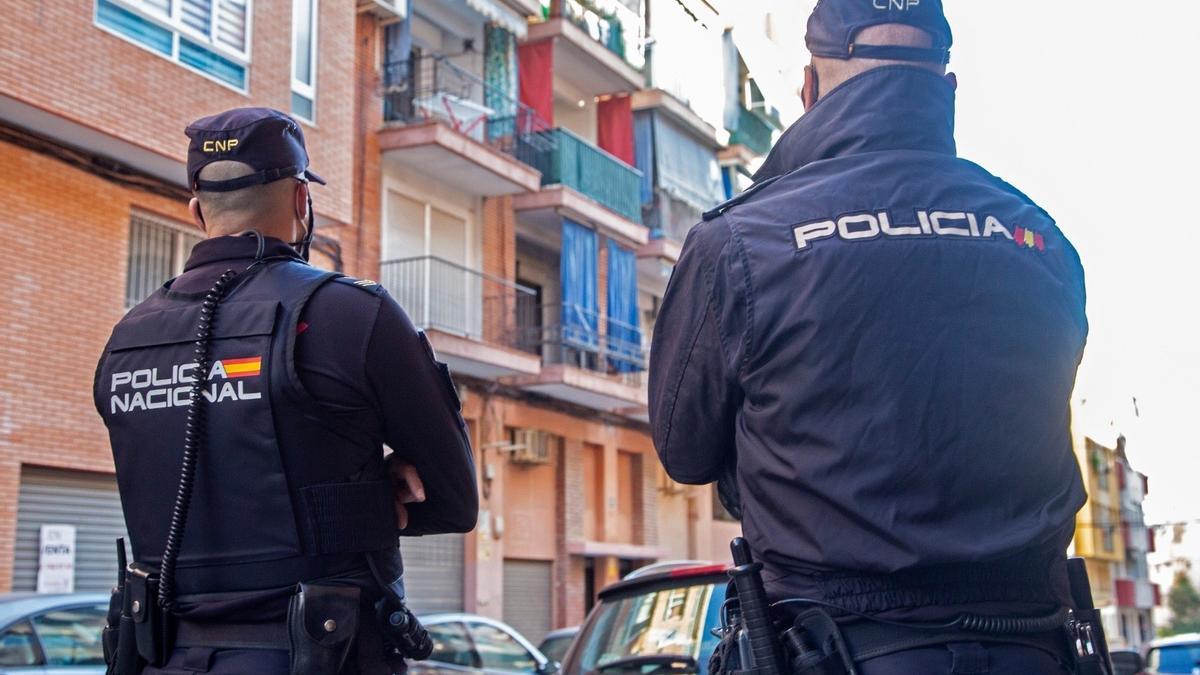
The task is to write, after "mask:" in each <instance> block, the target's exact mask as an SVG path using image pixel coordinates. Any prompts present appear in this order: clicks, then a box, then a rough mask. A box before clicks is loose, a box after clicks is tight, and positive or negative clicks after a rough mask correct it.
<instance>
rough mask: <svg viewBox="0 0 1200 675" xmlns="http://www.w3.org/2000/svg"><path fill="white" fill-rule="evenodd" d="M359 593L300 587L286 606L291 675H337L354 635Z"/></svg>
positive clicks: (349, 589)
mask: <svg viewBox="0 0 1200 675" xmlns="http://www.w3.org/2000/svg"><path fill="white" fill-rule="evenodd" d="M360 595H361V590H360V589H359V588H357V587H354V586H318V585H316V584H300V587H299V589H298V590H297V592H296V594H295V595H293V596H292V600H291V602H290V603H289V604H288V616H287V633H288V644H289V648H290V652H291V655H290V660H291V673H293V675H301V674H303V675H337V673H338V672H340V671H341V669H342V666H343V665H344V664H345V663H346V658H347V656H348V655H349V654H350V647H351V646H352V645H353V644H354V636H355V635H356V634H357V633H358V616H359V603H360V601H361V600H360V597H359V596H360Z"/></svg>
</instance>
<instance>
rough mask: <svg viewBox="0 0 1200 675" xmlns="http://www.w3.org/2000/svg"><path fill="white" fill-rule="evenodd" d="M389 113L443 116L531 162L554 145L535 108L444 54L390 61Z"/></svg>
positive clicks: (419, 118) (403, 118) (397, 118)
mask: <svg viewBox="0 0 1200 675" xmlns="http://www.w3.org/2000/svg"><path fill="white" fill-rule="evenodd" d="M383 119H384V121H385V122H406V123H413V122H427V121H430V120H438V121H441V122H443V123H445V124H447V125H449V126H450V127H451V128H453V129H454V130H455V131H458V132H459V133H462V134H464V135H466V136H469V137H471V138H473V139H475V140H476V141H479V142H480V143H484V144H486V145H489V146H491V147H493V148H495V149H497V150H499V151H501V152H504V153H506V154H509V155H511V156H513V157H515V158H517V159H518V160H520V161H522V162H524V163H526V164H529V165H530V166H533V163H534V162H535V161H536V160H537V158H538V157H539V156H541V155H544V154H545V153H547V152H552V151H553V150H554V142H555V137H554V135H553V134H550V133H547V131H549V126H548V125H547V124H546V123H545V122H544V121H543V120H542V119H541V118H540V117H538V115H537V113H536V112H534V110H533V109H532V108H530V107H529V106H527V105H524V104H522V103H521V102H519V101H517V100H515V99H513V98H511V97H509V96H508V95H507V94H506V93H505V92H502V91H500V90H498V89H497V88H496V87H491V86H488V85H487V83H485V82H484V81H483V79H482V78H480V77H479V76H478V75H476V74H474V73H472V72H470V71H468V70H465V69H464V68H462V67H461V66H458V65H456V64H454V63H451V62H450V61H449V60H447V59H446V58H445V57H444V56H439V55H414V56H413V57H412V58H410V59H408V60H406V61H397V62H394V63H389V64H387V65H386V66H384V78H383Z"/></svg>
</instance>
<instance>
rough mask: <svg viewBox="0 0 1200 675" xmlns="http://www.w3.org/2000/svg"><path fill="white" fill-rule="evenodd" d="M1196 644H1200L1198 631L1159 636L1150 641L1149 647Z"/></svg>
mask: <svg viewBox="0 0 1200 675" xmlns="http://www.w3.org/2000/svg"><path fill="white" fill-rule="evenodd" d="M1186 644H1198V645H1200V633H1181V634H1179V635H1172V636H1171V637H1165V638H1159V639H1157V640H1155V641H1154V642H1151V643H1150V648H1151V649H1153V648H1155V647H1171V646H1174V645H1186Z"/></svg>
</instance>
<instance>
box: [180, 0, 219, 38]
mask: <svg viewBox="0 0 1200 675" xmlns="http://www.w3.org/2000/svg"><path fill="white" fill-rule="evenodd" d="M213 1H214V0H183V5H182V6H181V7H180V12H179V16H180V19H181V20H182V21H183V25H185V26H187V27H188V28H191V29H192V30H194V31H196V32H197V33H199V34H201V35H204V36H209V35H211V34H212V4H213Z"/></svg>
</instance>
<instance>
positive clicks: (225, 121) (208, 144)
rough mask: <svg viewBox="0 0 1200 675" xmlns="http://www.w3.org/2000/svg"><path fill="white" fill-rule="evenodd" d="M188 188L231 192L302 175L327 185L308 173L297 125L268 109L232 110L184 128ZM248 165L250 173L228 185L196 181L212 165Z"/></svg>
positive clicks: (226, 182) (306, 154) (305, 154)
mask: <svg viewBox="0 0 1200 675" xmlns="http://www.w3.org/2000/svg"><path fill="white" fill-rule="evenodd" d="M185 133H187V136H188V138H190V139H191V143H189V144H188V161H187V171H188V187H190V188H191V189H192V190H203V191H206V192H230V191H233V190H240V189H242V188H246V187H250V186H252V185H263V184H265V183H270V182H272V181H276V180H280V179H282V178H289V177H292V176H300V175H303V176H304V177H305V178H307V179H308V180H311V181H314V182H317V183H320V184H321V185H324V184H325V179H323V178H321V177H320V176H318V175H317V174H315V173H313V172H312V171H309V170H308V151H307V150H305V149H304V132H303V131H301V130H300V125H299V124H297V123H296V120H294V119H292V118H291V117H289V116H287V115H285V114H283V113H281V112H279V111H278V110H272V109H271V108H234V109H233V110H226V111H225V112H223V113H219V114H216V115H211V116H209V117H202V118H200V119H198V120H196V121H195V122H192V123H191V124H189V125H188V128H187V131H186V132H185ZM219 161H233V162H242V163H243V164H247V165H249V166H250V168H252V169H254V173H251V174H249V175H246V176H240V177H238V178H232V179H230V180H222V181H207V180H200V179H199V177H198V176H199V175H200V170H201V169H203V168H204V167H206V166H208V165H209V164H211V163H213V162H219Z"/></svg>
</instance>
